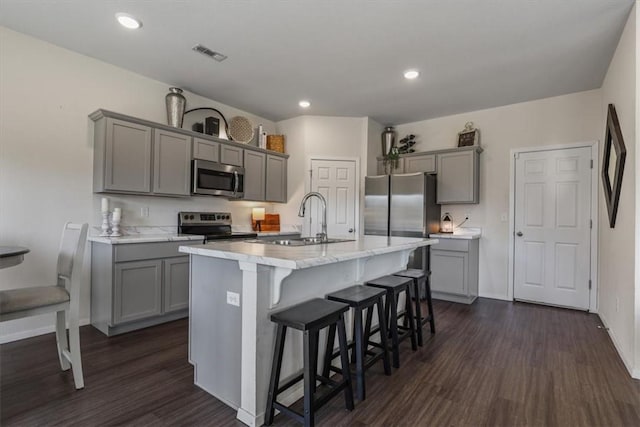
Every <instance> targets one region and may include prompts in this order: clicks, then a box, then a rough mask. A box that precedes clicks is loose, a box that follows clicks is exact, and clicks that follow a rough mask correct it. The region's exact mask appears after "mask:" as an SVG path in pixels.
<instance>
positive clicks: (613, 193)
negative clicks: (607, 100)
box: [601, 104, 627, 228]
mask: <svg viewBox="0 0 640 427" xmlns="http://www.w3.org/2000/svg"><path fill="white" fill-rule="evenodd" d="M626 157H627V148H626V147H625V145H624V138H623V137H622V130H621V129H620V122H619V121H618V113H617V112H616V107H615V106H614V105H613V104H609V107H608V108H607V124H606V131H605V136H604V153H603V156H602V171H601V176H602V186H603V187H604V188H603V189H604V200H605V202H606V204H607V213H608V214H609V227H610V228H614V227H615V226H616V217H617V215H618V203H619V202H620V191H621V188H622V175H623V174H624V163H625V160H626Z"/></svg>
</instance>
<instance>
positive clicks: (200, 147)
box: [193, 138, 220, 162]
mask: <svg viewBox="0 0 640 427" xmlns="http://www.w3.org/2000/svg"><path fill="white" fill-rule="evenodd" d="M193 158H194V159H201V160H208V161H210V162H219V161H220V143H219V142H215V141H207V140H206V139H201V138H193Z"/></svg>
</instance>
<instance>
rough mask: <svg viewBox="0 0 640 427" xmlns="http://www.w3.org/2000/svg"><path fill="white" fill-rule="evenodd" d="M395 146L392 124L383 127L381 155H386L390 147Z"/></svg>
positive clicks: (389, 151) (394, 133) (394, 132)
mask: <svg viewBox="0 0 640 427" xmlns="http://www.w3.org/2000/svg"><path fill="white" fill-rule="evenodd" d="M395 146H396V130H395V129H394V128H393V127H392V126H388V127H386V128H384V132H382V155H383V156H384V157H387V156H388V155H389V153H391V149H392V148H393V147H395Z"/></svg>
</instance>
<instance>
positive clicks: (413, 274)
mask: <svg viewBox="0 0 640 427" xmlns="http://www.w3.org/2000/svg"><path fill="white" fill-rule="evenodd" d="M393 275H394V276H400V277H408V278H411V279H413V293H414V296H415V315H416V329H417V333H418V345H419V346H420V347H422V344H423V336H422V326H423V325H425V324H427V323H429V326H430V329H431V333H432V334H435V333H436V323H435V317H434V315H433V301H432V299H431V281H430V280H429V276H430V275H431V272H429V273H425V272H424V271H423V270H419V269H417V268H409V269H407V270H403V271H399V272H397V273H394V274H393ZM421 282H424V283H425V297H426V300H427V308H428V309H429V315H428V316H425V317H422V308H421V306H420V283H421Z"/></svg>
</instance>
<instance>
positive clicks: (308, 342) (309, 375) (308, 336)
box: [303, 331, 316, 427]
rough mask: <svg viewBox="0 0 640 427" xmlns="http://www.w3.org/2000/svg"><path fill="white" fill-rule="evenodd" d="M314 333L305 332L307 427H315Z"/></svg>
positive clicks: (305, 417)
mask: <svg viewBox="0 0 640 427" xmlns="http://www.w3.org/2000/svg"><path fill="white" fill-rule="evenodd" d="M313 342H314V337H313V333H312V332H310V331H304V338H303V347H304V350H303V353H304V368H303V373H304V425H305V427H313V425H314V412H315V411H314V408H313V403H314V399H313V394H314V388H315V382H316V376H315V369H313V360H314V356H313Z"/></svg>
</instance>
